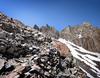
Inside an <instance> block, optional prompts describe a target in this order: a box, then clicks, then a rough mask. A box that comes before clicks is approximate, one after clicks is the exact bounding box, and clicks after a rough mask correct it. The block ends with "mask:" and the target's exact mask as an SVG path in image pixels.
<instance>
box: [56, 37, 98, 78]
mask: <svg viewBox="0 0 100 78" xmlns="http://www.w3.org/2000/svg"><path fill="white" fill-rule="evenodd" d="M58 41H60V42H62V43H64V44H65V45H66V46H67V47H68V48H69V49H70V51H71V54H72V55H73V57H75V58H76V59H78V60H79V61H81V62H83V64H84V65H86V67H89V68H88V69H87V68H86V69H85V68H84V67H82V65H80V66H79V68H80V69H81V70H82V71H83V72H85V73H86V74H87V76H88V77H90V78H100V67H99V65H100V53H98V52H90V51H88V50H85V49H84V48H82V47H80V46H77V45H75V44H74V43H72V42H70V41H66V40H65V39H62V38H59V39H58Z"/></svg>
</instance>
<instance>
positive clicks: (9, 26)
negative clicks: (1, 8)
mask: <svg viewBox="0 0 100 78" xmlns="http://www.w3.org/2000/svg"><path fill="white" fill-rule="evenodd" d="M52 43H55V44H54V45H53V44H52ZM61 56H64V58H62V57H61ZM84 77H85V75H84V74H83V72H82V71H81V70H80V69H79V68H78V66H77V65H76V59H74V58H73V57H72V55H71V54H70V52H69V49H68V48H65V47H64V44H62V43H60V42H55V41H54V39H53V38H51V37H48V36H45V35H44V34H42V33H41V32H40V31H37V30H35V29H33V28H31V27H26V26H24V24H22V23H21V22H19V21H17V20H14V19H12V18H9V17H7V16H5V15H4V14H2V13H0V78H84Z"/></svg>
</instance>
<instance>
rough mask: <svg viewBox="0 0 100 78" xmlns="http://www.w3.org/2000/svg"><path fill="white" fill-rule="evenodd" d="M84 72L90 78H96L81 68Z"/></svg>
mask: <svg viewBox="0 0 100 78" xmlns="http://www.w3.org/2000/svg"><path fill="white" fill-rule="evenodd" d="M79 68H80V69H81V70H82V71H83V72H85V73H86V74H87V76H88V77H90V78H95V77H93V76H92V75H91V74H89V73H88V72H87V71H85V70H84V69H83V68H81V67H79Z"/></svg>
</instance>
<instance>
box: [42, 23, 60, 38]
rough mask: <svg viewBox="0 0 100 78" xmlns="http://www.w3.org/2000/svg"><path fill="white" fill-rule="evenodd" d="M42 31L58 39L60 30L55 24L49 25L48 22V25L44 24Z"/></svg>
mask: <svg viewBox="0 0 100 78" xmlns="http://www.w3.org/2000/svg"><path fill="white" fill-rule="evenodd" d="M40 31H41V32H42V33H44V34H45V35H46V36H48V37H53V38H56V39H57V38H59V32H58V31H57V30H56V29H55V28H54V27H53V26H49V25H48V24H47V25H46V26H42V27H41V28H40Z"/></svg>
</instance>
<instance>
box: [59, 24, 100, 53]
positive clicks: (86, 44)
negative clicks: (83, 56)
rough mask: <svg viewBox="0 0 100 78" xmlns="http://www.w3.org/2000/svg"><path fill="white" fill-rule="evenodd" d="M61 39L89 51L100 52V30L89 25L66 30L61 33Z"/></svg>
mask: <svg viewBox="0 0 100 78" xmlns="http://www.w3.org/2000/svg"><path fill="white" fill-rule="evenodd" d="M60 37H62V38H64V39H66V40H70V41H72V42H74V43H75V44H77V45H79V46H81V47H83V48H85V49H87V50H89V51H94V52H100V46H99V45H100V29H97V28H96V27H93V26H92V25H91V24H89V23H83V24H82V25H80V26H75V27H68V28H65V29H64V30H63V31H61V33H60Z"/></svg>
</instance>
